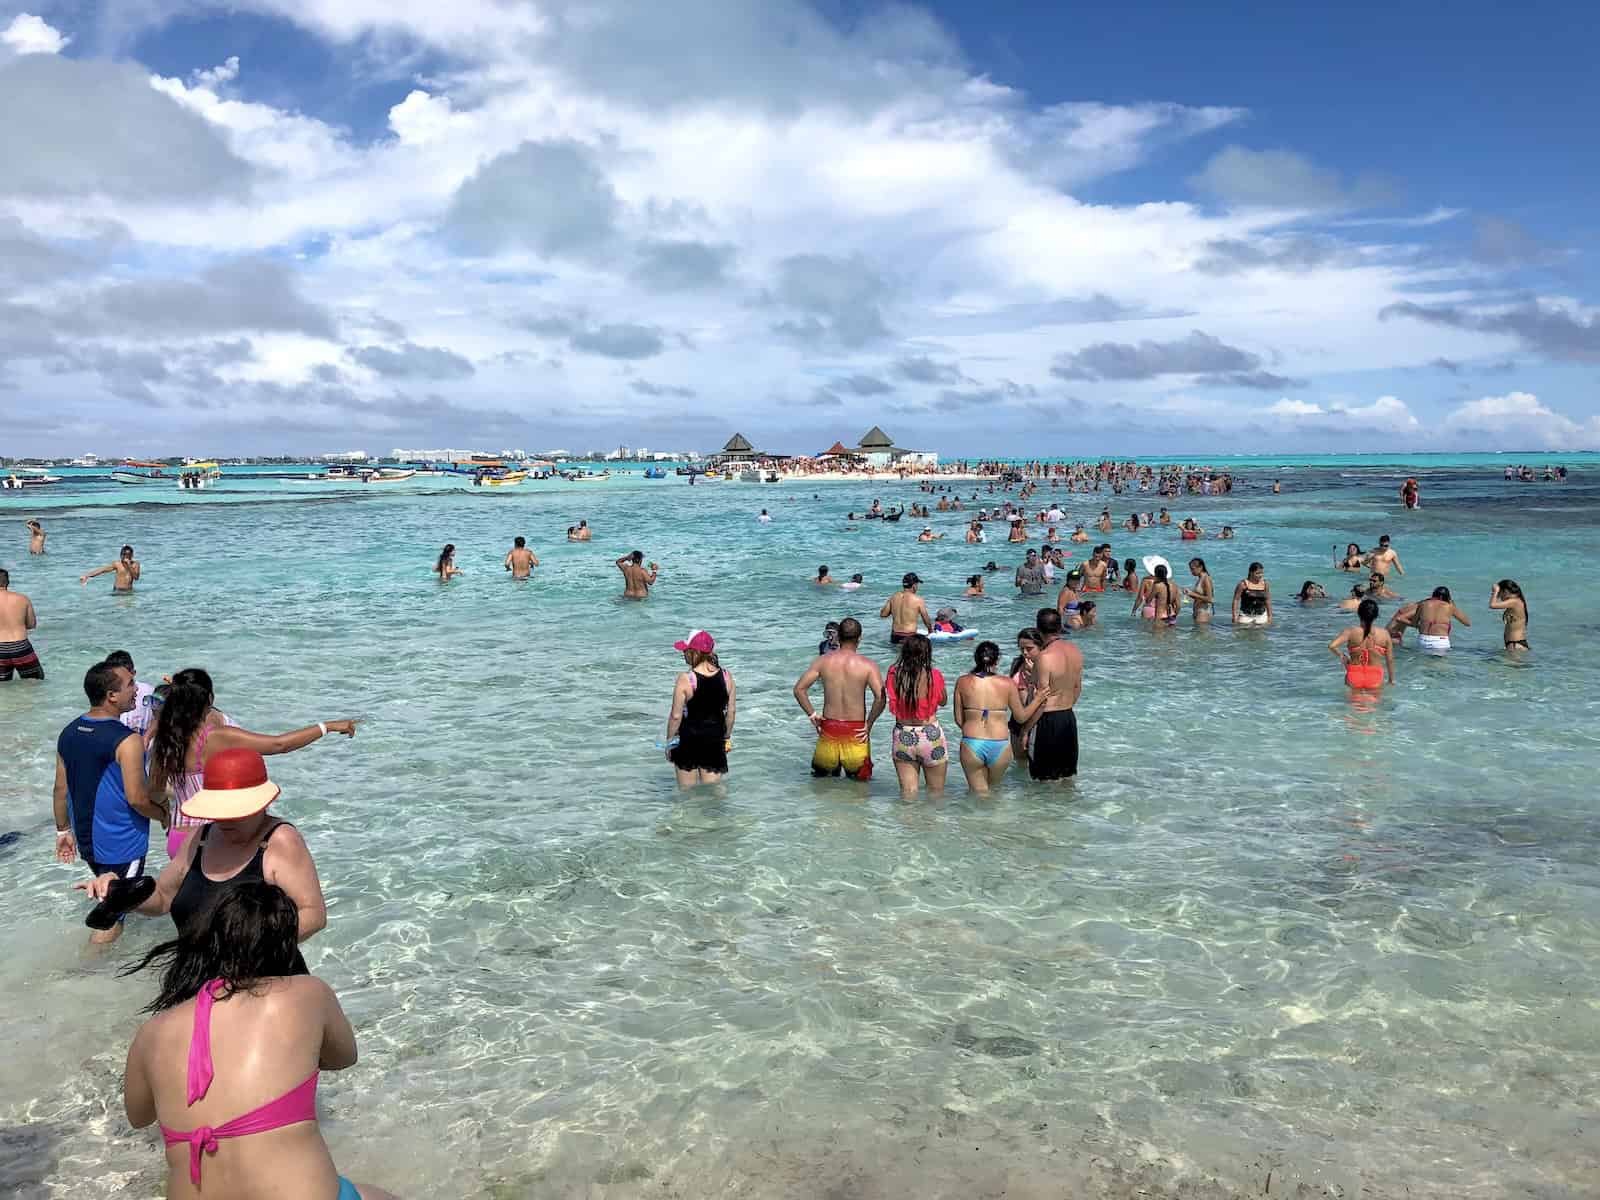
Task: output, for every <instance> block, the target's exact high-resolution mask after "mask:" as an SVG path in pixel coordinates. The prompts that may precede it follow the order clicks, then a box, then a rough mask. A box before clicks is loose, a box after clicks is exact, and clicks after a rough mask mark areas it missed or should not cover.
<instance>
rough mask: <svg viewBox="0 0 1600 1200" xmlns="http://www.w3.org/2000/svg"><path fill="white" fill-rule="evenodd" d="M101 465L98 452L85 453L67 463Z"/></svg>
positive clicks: (69, 464)
mask: <svg viewBox="0 0 1600 1200" xmlns="http://www.w3.org/2000/svg"><path fill="white" fill-rule="evenodd" d="M99 465H100V456H99V455H98V454H85V455H82V456H80V457H78V458H75V459H73V460H72V461H71V462H69V463H68V464H67V466H69V467H98V466H99Z"/></svg>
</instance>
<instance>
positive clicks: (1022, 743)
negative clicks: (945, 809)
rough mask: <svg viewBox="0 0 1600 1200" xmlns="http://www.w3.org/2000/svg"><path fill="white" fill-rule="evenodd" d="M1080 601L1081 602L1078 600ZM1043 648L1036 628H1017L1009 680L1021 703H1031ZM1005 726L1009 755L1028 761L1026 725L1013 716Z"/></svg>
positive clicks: (1042, 641)
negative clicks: (1015, 646)
mask: <svg viewBox="0 0 1600 1200" xmlns="http://www.w3.org/2000/svg"><path fill="white" fill-rule="evenodd" d="M1080 603H1081V602H1080ZM1043 649H1044V635H1043V634H1042V633H1040V632H1039V631H1038V630H1037V629H1033V628H1031V627H1030V628H1028V629H1019V630H1018V631H1017V656H1016V657H1015V658H1014V659H1012V660H1011V671H1010V675H1011V682H1012V683H1014V684H1016V685H1017V695H1019V696H1021V697H1022V702H1023V704H1032V703H1033V697H1034V694H1035V693H1036V692H1037V690H1038V686H1039V684H1038V675H1037V674H1036V668H1037V666H1038V662H1039V651H1041V650H1043ZM1006 728H1007V729H1008V730H1009V731H1010V733H1011V756H1012V758H1013V760H1014V761H1016V762H1021V763H1025V762H1027V761H1028V727H1027V726H1026V725H1024V724H1023V723H1022V722H1021V721H1018V720H1017V719H1016V718H1015V717H1012V718H1011V719H1010V720H1008V721H1007V722H1006Z"/></svg>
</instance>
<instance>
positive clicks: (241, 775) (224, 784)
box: [85, 748, 328, 942]
mask: <svg viewBox="0 0 1600 1200" xmlns="http://www.w3.org/2000/svg"><path fill="white" fill-rule="evenodd" d="M277 797H278V789H277V786H276V785H275V784H272V783H271V781H270V780H268V778H267V764H266V760H264V759H263V758H262V757H261V755H259V754H257V753H256V752H255V751H254V750H245V749H242V748H235V749H229V750H218V751H217V752H216V753H214V754H212V755H210V756H209V757H208V758H207V759H206V765H205V787H204V788H202V789H201V790H200V791H198V792H196V793H195V794H194V795H193V796H191V797H190V798H189V801H188V802H187V803H186V804H185V806H184V807H185V811H186V812H187V813H188V814H189V815H190V816H192V817H194V818H195V819H196V820H199V821H208V822H209V824H207V825H205V826H203V827H202V828H201V829H200V831H199V833H198V834H194V835H192V836H190V837H189V838H188V839H187V840H186V841H185V842H184V843H183V849H182V850H181V851H180V853H179V855H178V857H177V858H175V859H173V860H172V861H171V862H169V863H168V864H167V865H166V868H165V869H164V870H163V871H162V872H161V874H160V876H159V877H158V878H157V879H156V890H155V892H154V893H153V894H152V895H151V896H150V898H149V899H148V900H146V901H145V902H144V903H143V904H141V905H139V906H138V907H137V908H136V909H134V910H133V911H135V912H139V913H143V914H144V915H145V916H149V917H159V916H161V915H163V914H166V913H170V914H171V915H172V920H173V923H174V924H175V925H176V926H177V927H178V933H179V934H180V935H182V934H183V933H184V932H186V931H187V930H188V929H189V928H190V927H191V925H192V924H193V923H194V922H195V920H196V918H197V917H199V915H200V914H201V913H202V912H204V911H205V910H206V909H207V908H208V907H209V906H210V905H211V904H212V903H214V902H215V900H216V897H217V896H218V895H220V894H221V893H222V892H225V891H227V890H228V889H229V888H231V887H232V886H233V885H234V884H236V883H240V882H243V881H245V880H251V879H255V880H263V879H264V880H266V882H268V883H271V884H276V885H277V886H278V887H280V888H282V889H283V890H284V891H285V892H287V893H288V895H289V898H290V899H291V900H293V901H294V905H295V909H296V911H297V912H298V914H299V928H298V937H299V940H300V941H302V942H304V941H305V940H306V939H307V938H309V937H311V936H312V935H313V934H315V933H317V932H318V931H319V930H321V929H323V928H324V927H325V926H326V925H327V924H328V909H327V905H326V903H325V902H324V900H323V898H322V881H321V879H319V878H318V876H317V864H316V863H315V862H314V861H313V860H312V858H311V851H310V850H308V849H306V843H305V839H303V838H302V837H301V836H300V831H299V830H298V829H296V828H295V827H294V826H293V825H291V824H289V822H287V821H280V820H278V819H277V818H276V817H273V816H271V815H270V814H268V812H267V808H268V806H269V805H271V803H272V802H273V801H274V800H276V799H277ZM115 878H116V876H114V875H101V876H99V877H98V878H96V879H95V880H94V881H93V882H92V883H91V884H88V885H86V887H85V890H87V891H88V892H89V894H90V895H91V896H93V897H94V898H95V899H96V900H103V899H104V898H105V894H106V892H107V890H108V889H109V887H110V884H111V881H112V880H114V879H115Z"/></svg>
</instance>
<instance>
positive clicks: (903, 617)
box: [878, 571, 933, 646]
mask: <svg viewBox="0 0 1600 1200" xmlns="http://www.w3.org/2000/svg"><path fill="white" fill-rule="evenodd" d="M920 586H922V576H920V575H918V574H917V573H916V572H915V571H910V572H908V573H907V574H906V577H905V578H904V579H902V580H901V581H900V590H899V591H898V592H896V593H895V594H894V595H892V596H890V597H889V598H888V599H887V600H885V601H884V602H883V607H882V608H881V609H879V610H878V615H879V616H880V617H889V618H891V619H892V624H891V625H890V626H889V644H890V645H891V646H898V645H899V644H900V643H901V642H903V641H905V640H906V639H907V638H908V637H910V636H911V635H912V634H914V633H916V632H917V622H918V621H921V622H922V623H923V624H924V625H926V626H927V627H928V632H929V633H932V632H933V618H932V617H931V616H929V615H928V604H927V601H925V600H924V599H923V598H922V597H921V596H919V595H917V588H919V587H920Z"/></svg>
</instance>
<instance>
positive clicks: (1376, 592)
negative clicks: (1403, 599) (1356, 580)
mask: <svg viewBox="0 0 1600 1200" xmlns="http://www.w3.org/2000/svg"><path fill="white" fill-rule="evenodd" d="M1366 594H1367V595H1369V596H1371V597H1372V598H1373V599H1374V600H1398V599H1400V593H1399V592H1397V591H1394V590H1393V589H1391V588H1390V587H1389V581H1388V580H1387V579H1386V578H1385V577H1384V574H1383V572H1382V571H1374V572H1372V574H1371V575H1369V576H1367V591H1366Z"/></svg>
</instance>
